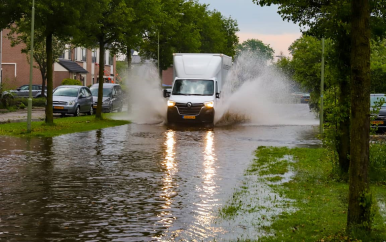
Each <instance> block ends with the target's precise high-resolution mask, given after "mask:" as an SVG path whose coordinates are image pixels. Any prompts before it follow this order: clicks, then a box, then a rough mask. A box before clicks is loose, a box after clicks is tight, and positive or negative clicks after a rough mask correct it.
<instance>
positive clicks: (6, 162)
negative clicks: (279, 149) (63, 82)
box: [0, 124, 312, 241]
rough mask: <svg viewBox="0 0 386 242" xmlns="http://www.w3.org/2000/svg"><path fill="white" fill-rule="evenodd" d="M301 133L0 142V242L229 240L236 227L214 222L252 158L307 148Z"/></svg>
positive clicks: (117, 131) (104, 134) (206, 132)
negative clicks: (264, 151) (271, 150)
mask: <svg viewBox="0 0 386 242" xmlns="http://www.w3.org/2000/svg"><path fill="white" fill-rule="evenodd" d="M307 130H310V131H312V129H311V128H310V129H305V128H304V127H229V128H216V129H215V130H210V129H193V128H190V129H183V128H182V129H178V130H177V129H173V130H171V129H167V128H166V127H163V126H155V125H135V124H132V125H127V126H120V127H114V128H108V129H103V130H98V131H90V132H83V133H76V134H70V135H63V136H58V137H55V138H48V139H43V138H34V139H23V138H10V137H1V139H0V208H1V209H0V221H1V222H0V241H2V240H5V241H64V240H68V241H154V240H159V241H213V239H215V240H217V241H223V240H226V239H229V238H237V235H238V234H235V235H234V236H230V235H229V234H230V233H234V232H235V231H236V232H240V229H239V230H237V229H235V228H234V227H232V225H227V224H225V225H224V224H218V223H217V222H216V221H217V220H216V216H217V212H218V209H219V208H220V207H221V205H223V204H224V203H225V202H226V201H228V200H229V197H231V196H232V193H233V191H234V187H239V186H240V182H241V180H240V177H243V172H244V170H245V169H246V167H247V166H248V165H249V163H250V161H251V160H252V159H253V153H252V152H253V151H254V150H255V149H256V147H257V146H258V145H267V144H268V145H270V144H272V145H290V146H291V145H292V146H294V145H299V144H303V143H306V142H309V141H307V140H305V139H306V138H303V137H302V136H301V134H302V133H304V132H305V131H307ZM307 132H308V131H307ZM235 226H237V224H236V225H235ZM224 231H225V232H224ZM226 232H228V234H227V233H226ZM241 233H243V231H241Z"/></svg>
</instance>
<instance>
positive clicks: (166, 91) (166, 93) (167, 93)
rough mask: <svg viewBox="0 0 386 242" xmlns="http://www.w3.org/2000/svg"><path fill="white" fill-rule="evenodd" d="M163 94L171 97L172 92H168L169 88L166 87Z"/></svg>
mask: <svg viewBox="0 0 386 242" xmlns="http://www.w3.org/2000/svg"><path fill="white" fill-rule="evenodd" d="M163 96H164V97H165V98H167V97H170V92H168V90H166V89H164V91H163Z"/></svg>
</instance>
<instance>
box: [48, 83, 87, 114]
mask: <svg viewBox="0 0 386 242" xmlns="http://www.w3.org/2000/svg"><path fill="white" fill-rule="evenodd" d="M52 95H53V97H52V99H53V102H52V105H53V109H54V113H60V114H62V116H64V115H66V114H73V115H74V116H79V114H80V113H87V114H89V115H92V114H93V113H94V109H93V108H92V94H91V91H90V89H89V88H88V87H84V86H76V85H64V86H58V87H57V88H55V90H54V92H53V94H52Z"/></svg>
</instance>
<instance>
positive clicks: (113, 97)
mask: <svg viewBox="0 0 386 242" xmlns="http://www.w3.org/2000/svg"><path fill="white" fill-rule="evenodd" d="M90 90H91V93H92V96H93V107H94V112H95V109H96V108H97V103H98V90H99V84H98V83H97V84H94V85H92V86H91V87H90ZM123 99H124V94H123V91H122V88H121V86H120V85H119V84H114V83H103V100H102V111H103V112H106V113H110V112H113V111H115V110H117V111H118V112H120V111H122V106H123Z"/></svg>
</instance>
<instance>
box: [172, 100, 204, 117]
mask: <svg viewBox="0 0 386 242" xmlns="http://www.w3.org/2000/svg"><path fill="white" fill-rule="evenodd" d="M176 107H177V109H178V112H179V113H180V114H182V115H198V114H200V111H201V108H202V107H204V104H203V103H192V105H191V107H189V106H188V104H187V103H176Z"/></svg>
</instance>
